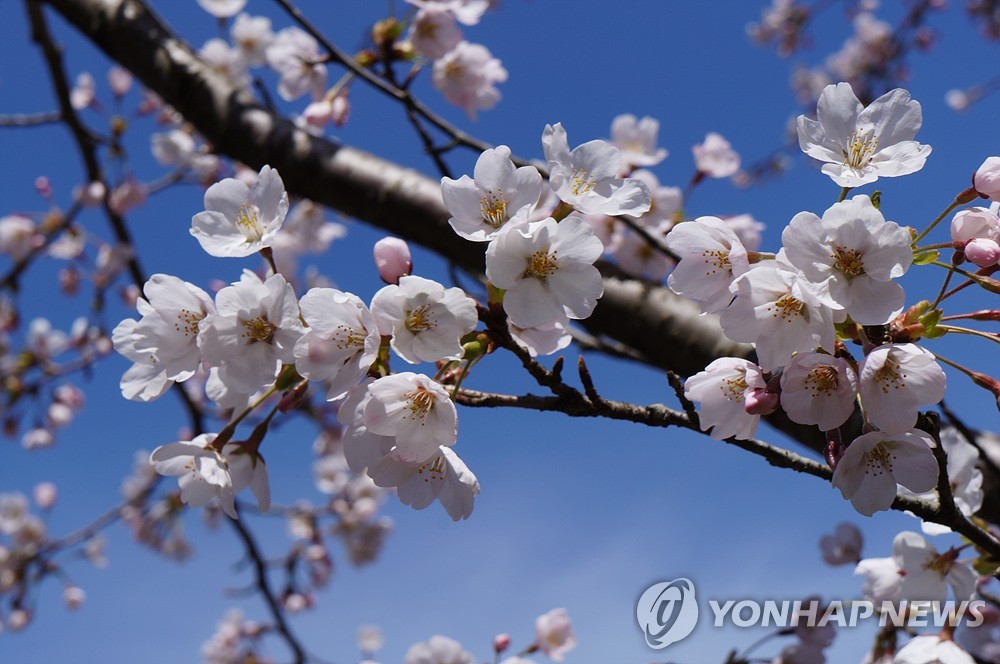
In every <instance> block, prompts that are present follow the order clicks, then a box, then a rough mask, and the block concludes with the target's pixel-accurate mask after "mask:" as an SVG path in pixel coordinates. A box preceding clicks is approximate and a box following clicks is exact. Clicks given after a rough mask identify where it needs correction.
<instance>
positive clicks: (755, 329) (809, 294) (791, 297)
mask: <svg viewBox="0 0 1000 664" xmlns="http://www.w3.org/2000/svg"><path fill="white" fill-rule="evenodd" d="M730 291H731V292H733V293H734V294H735V295H736V299H735V300H733V303H732V304H731V305H729V308H727V309H726V310H725V311H723V312H722V314H721V315H720V322H721V324H722V329H723V330H725V332H726V336H728V337H729V338H730V339H732V340H733V341H745V342H749V343H754V344H755V345H756V348H757V357H758V362H759V363H760V366H761V367H763V368H764V369H766V370H772V369H777V368H778V367H782V366H784V365H786V364H788V361H789V360H790V359H791V356H792V354H793V353H801V352H806V351H811V350H815V349H816V348H817V347H818V348H822V349H823V350H825V351H827V352H833V345H834V341H835V340H836V339H835V334H834V329H833V311H832V310H831V309H830V307H828V306H826V305H825V304H823V303H822V301H821V300H820V298H819V296H818V295H817V293H816V291H815V290H814V286H813V285H812V284H810V283H809V282H808V281H807V280H806V279H805V277H804V275H802V273H801V272H797V271H795V270H794V269H793V268H792V267H791V266H789V265H787V264H785V263H783V262H782V261H780V260H771V261H765V262H763V263H759V264H757V265H755V266H754V267H753V269H751V270H748V271H747V272H745V273H743V275H741V276H739V277H737V278H736V280H735V281H734V282H733V285H732V286H731V287H730Z"/></svg>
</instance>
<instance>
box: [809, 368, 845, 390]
mask: <svg viewBox="0 0 1000 664" xmlns="http://www.w3.org/2000/svg"><path fill="white" fill-rule="evenodd" d="M838 384H839V382H838V380H837V370H836V369H834V368H833V367H831V366H829V365H824V366H821V367H816V368H815V369H813V370H812V371H810V372H809V375H807V376H806V379H805V386H806V389H808V390H812V393H813V396H814V397H818V396H819V395H820V394H822V395H823V396H825V397H828V396H830V395H832V394H833V393H834V392H836V391H837V385H838Z"/></svg>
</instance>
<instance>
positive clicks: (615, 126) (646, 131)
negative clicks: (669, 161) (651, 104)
mask: <svg viewBox="0 0 1000 664" xmlns="http://www.w3.org/2000/svg"><path fill="white" fill-rule="evenodd" d="M659 134H660V121H659V120H657V119H656V118H651V117H649V116H645V117H643V118H642V119H641V120H639V119H636V117H635V116H634V115H632V114H630V113H626V114H624V115H619V116H616V117H615V119H614V120H612V121H611V144H612V145H613V146H615V147H616V148H618V149H619V150H620V151H621V154H622V163H623V165H624V166H625V167H626V168H629V167H635V166H656V165H657V164H658V163H660V162H661V161H663V160H664V159H666V157H667V151H666V150H665V149H664V148H659V147H657V145H656V144H657V142H658V140H659Z"/></svg>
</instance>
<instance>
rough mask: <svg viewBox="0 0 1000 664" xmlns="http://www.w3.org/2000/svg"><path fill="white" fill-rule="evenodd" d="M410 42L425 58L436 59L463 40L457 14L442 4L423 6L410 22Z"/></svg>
mask: <svg viewBox="0 0 1000 664" xmlns="http://www.w3.org/2000/svg"><path fill="white" fill-rule="evenodd" d="M409 38H410V43H411V44H413V48H414V50H415V51H416V52H417V53H419V54H420V55H422V56H424V57H425V58H430V59H431V60H436V59H438V58H440V57H443V56H444V54H445V53H447V52H448V51H450V50H451V49H453V48H455V46H457V45H458V43H459V42H460V41H462V31H461V30H459V29H458V26H457V25H455V15H454V14H453V13H452V12H451V11H449V10H448V9H447V8H445V7H442V6H440V4H429V5H427V6H425V7H422V8H421V9H420V10H419V11H418V12H417V15H416V16H414V17H413V21H412V22H411V23H410V34H409Z"/></svg>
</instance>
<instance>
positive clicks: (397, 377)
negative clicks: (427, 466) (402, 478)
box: [348, 371, 458, 463]
mask: <svg viewBox="0 0 1000 664" xmlns="http://www.w3.org/2000/svg"><path fill="white" fill-rule="evenodd" d="M368 394H369V395H371V399H370V400H369V401H368V403H367V404H366V405H365V409H364V421H365V427H366V428H367V429H368V431H370V432H371V433H373V434H376V435H379V436H393V437H394V438H395V442H396V446H395V448H394V449H393V453H394V455H395V456H396V458H397V459H399V460H401V461H408V462H416V463H422V462H424V461H427V460H429V459H430V458H432V457H433V456H434V455H435V454H437V453H438V452H439V450H438V448H439V447H440V446H445V447H449V446H451V445H454V444H455V440H456V437H457V432H458V415H457V413H456V412H455V404H454V403H453V402H452V400H451V397H450V396H449V394H448V392H447V391H446V390H445V389H444V387H442V386H441V385H440V384H439V383H437V382H435V381H433V380H431V379H430V378H428V377H427V376H424V375H423V374H416V373H413V372H409V371H407V372H403V373H398V374H392V375H390V376H385V377H383V378H379V379H378V380H376V381H375V382H373V383H372V384H371V385H369V386H368ZM348 461H350V459H348Z"/></svg>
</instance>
